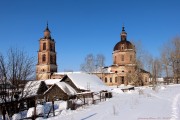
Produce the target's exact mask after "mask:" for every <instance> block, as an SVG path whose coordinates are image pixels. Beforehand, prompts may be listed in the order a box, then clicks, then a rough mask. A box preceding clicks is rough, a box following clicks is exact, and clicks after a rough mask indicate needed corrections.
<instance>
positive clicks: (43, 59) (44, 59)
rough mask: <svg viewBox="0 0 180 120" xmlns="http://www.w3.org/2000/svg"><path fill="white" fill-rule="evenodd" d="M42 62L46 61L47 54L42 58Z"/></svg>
mask: <svg viewBox="0 0 180 120" xmlns="http://www.w3.org/2000/svg"><path fill="white" fill-rule="evenodd" d="M42 61H43V62H45V61H46V55H45V54H44V55H43V56H42Z"/></svg>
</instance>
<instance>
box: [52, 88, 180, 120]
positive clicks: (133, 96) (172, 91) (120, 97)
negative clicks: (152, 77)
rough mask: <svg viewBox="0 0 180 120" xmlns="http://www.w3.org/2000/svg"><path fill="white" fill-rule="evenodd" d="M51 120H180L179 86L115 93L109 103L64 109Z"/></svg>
mask: <svg viewBox="0 0 180 120" xmlns="http://www.w3.org/2000/svg"><path fill="white" fill-rule="evenodd" d="M114 91H116V92H117V91H118V90H117V89H116V90H114ZM49 120H180V85H170V86H160V87H158V88H156V89H155V90H151V88H148V87H141V88H136V90H135V91H130V92H127V93H122V92H119V94H117V93H114V96H113V98H111V99H108V100H107V101H104V102H100V103H98V104H96V105H90V106H83V107H81V108H79V109H77V110H74V111H71V110H63V111H62V112H61V114H59V115H57V116H55V117H51V118H49Z"/></svg>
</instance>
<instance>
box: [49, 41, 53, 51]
mask: <svg viewBox="0 0 180 120" xmlns="http://www.w3.org/2000/svg"><path fill="white" fill-rule="evenodd" d="M50 50H51V51H54V45H53V44H52V43H51V44H50Z"/></svg>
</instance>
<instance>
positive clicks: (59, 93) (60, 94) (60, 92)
mask: <svg viewBox="0 0 180 120" xmlns="http://www.w3.org/2000/svg"><path fill="white" fill-rule="evenodd" d="M76 93H77V92H76V90H75V89H74V88H72V87H71V86H70V85H68V84H67V83H65V82H58V83H55V84H54V85H53V86H51V87H50V88H49V89H48V90H47V91H46V92H45V93H44V96H45V97H46V99H47V101H50V100H53V99H54V98H55V99H60V100H69V99H71V98H75V95H76Z"/></svg>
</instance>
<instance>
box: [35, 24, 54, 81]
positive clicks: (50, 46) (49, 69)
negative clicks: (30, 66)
mask: <svg viewBox="0 0 180 120" xmlns="http://www.w3.org/2000/svg"><path fill="white" fill-rule="evenodd" d="M54 72H57V64H56V50H55V41H54V39H52V38H51V32H50V30H49V28H48V24H47V26H46V29H45V30H44V37H43V38H41V39H40V40H39V51H38V63H37V65H36V80H45V79H50V78H51V75H52V74H53V73H54Z"/></svg>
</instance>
